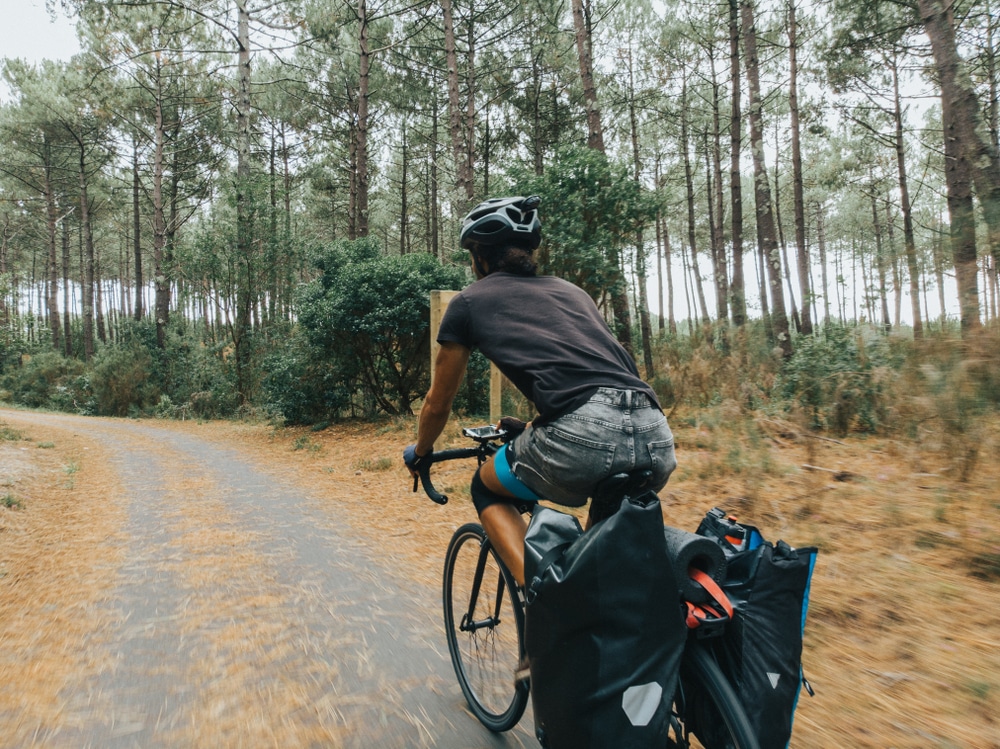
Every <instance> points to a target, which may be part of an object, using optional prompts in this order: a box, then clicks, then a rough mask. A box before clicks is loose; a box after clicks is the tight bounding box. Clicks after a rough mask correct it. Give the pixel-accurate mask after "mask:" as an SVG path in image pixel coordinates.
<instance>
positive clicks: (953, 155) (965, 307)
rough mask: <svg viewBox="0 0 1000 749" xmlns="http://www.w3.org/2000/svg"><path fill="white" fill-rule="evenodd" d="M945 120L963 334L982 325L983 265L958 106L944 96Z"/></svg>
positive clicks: (947, 183)
mask: <svg viewBox="0 0 1000 749" xmlns="http://www.w3.org/2000/svg"><path fill="white" fill-rule="evenodd" d="M942 105H943V109H942V112H941V115H942V122H943V124H944V160H945V161H944V174H945V186H946V188H947V194H948V213H949V215H950V216H951V230H950V236H951V253H952V257H953V258H954V261H955V282H956V284H957V285H958V306H959V311H960V319H961V327H962V335H963V336H965V335H967V334H968V333H969V332H970V331H972V330H976V329H978V328H979V325H980V320H979V285H978V276H977V274H978V272H979V266H978V262H977V257H976V214H975V208H974V207H973V203H972V184H971V182H972V179H971V175H970V171H971V170H970V168H969V164H968V160H967V152H966V151H965V149H963V148H962V147H961V141H960V139H959V137H958V131H959V125H958V123H957V122H956V121H955V118H956V117H957V116H958V112H956V110H955V107H954V106H953V105H952V103H951V101H950V100H948V99H942Z"/></svg>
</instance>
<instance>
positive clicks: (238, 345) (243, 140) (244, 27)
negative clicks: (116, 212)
mask: <svg viewBox="0 0 1000 749" xmlns="http://www.w3.org/2000/svg"><path fill="white" fill-rule="evenodd" d="M236 6H237V10H238V16H239V17H238V28H237V46H238V48H239V49H238V55H237V60H238V67H239V94H238V96H237V99H236V138H237V146H236V265H237V272H236V319H235V322H234V325H233V332H232V337H233V346H234V347H235V352H234V354H235V355H234V360H235V365H236V389H237V392H238V393H239V397H240V400H241V401H242V402H243V403H249V401H250V397H251V391H252V386H251V382H250V332H251V324H252V321H251V314H252V311H253V304H254V290H253V283H254V266H255V263H254V258H253V238H254V231H255V227H254V224H255V218H256V217H255V210H254V205H253V204H254V199H253V196H252V195H251V194H250V191H251V185H250V15H249V12H248V11H247V6H246V0H237V2H236ZM157 318H159V311H158V314H157ZM157 325H159V319H157Z"/></svg>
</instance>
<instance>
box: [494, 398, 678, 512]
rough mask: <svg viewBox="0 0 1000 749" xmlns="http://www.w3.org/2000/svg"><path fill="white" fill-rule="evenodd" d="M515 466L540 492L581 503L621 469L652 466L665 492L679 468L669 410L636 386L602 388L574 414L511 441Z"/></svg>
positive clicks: (658, 485)
mask: <svg viewBox="0 0 1000 749" xmlns="http://www.w3.org/2000/svg"><path fill="white" fill-rule="evenodd" d="M510 448H511V450H510V451H509V453H513V454H512V455H510V454H509V458H510V460H511V465H510V469H511V471H512V472H513V474H514V475H515V476H516V477H517V478H518V479H519V480H520V481H521V482H523V483H524V484H525V485H526V486H528V487H529V488H530V489H531V490H532V491H534V492H535V493H536V494H537V495H538V496H540V497H542V498H543V499H548V500H551V501H553V502H556V503H558V504H562V505H568V506H570V507H579V506H581V505H583V504H585V503H586V502H587V499H588V498H589V497H590V495H591V494H592V493H593V490H594V487H595V486H596V485H597V484H598V483H599V482H600V481H601V480H602V479H604V478H607V477H608V476H611V475H613V474H615V473H621V472H629V471H633V470H642V469H650V470H652V471H653V488H654V489H655V490H656V491H659V490H660V489H662V488H663V487H664V485H665V484H666V483H667V479H668V478H669V477H670V473H671V472H672V471H673V470H674V468H675V467H676V466H677V460H676V458H675V457H674V436H673V434H672V433H671V431H670V427H669V426H668V425H667V418H666V417H665V416H664V415H663V412H662V411H661V410H660V409H659V408H657V407H656V405H655V404H654V403H653V402H652V401H650V399H649V398H648V397H647V396H646V395H645V394H644V393H640V392H637V391H634V390H616V389H614V388H598V389H597V391H596V392H595V393H594V395H593V396H591V398H590V400H589V401H587V402H586V403H584V404H583V405H582V406H580V407H579V408H578V409H576V410H575V411H573V412H572V413H568V414H566V415H565V416H561V417H559V418H558V419H556V420H555V421H552V422H549V423H548V424H544V425H542V426H538V427H535V426H531V427H529V428H528V429H527V430H526V431H525V432H524V434H522V435H520V436H519V437H518V438H517V439H515V440H514V441H513V442H512V443H511V444H510Z"/></svg>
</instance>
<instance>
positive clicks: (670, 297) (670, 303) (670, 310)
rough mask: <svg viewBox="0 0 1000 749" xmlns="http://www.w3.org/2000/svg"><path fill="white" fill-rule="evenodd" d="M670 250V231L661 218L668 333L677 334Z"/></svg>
mask: <svg viewBox="0 0 1000 749" xmlns="http://www.w3.org/2000/svg"><path fill="white" fill-rule="evenodd" d="M671 255H672V253H671V252H670V232H669V231H668V229H667V221H666V219H664V220H663V257H664V259H665V260H666V265H667V325H668V329H669V330H670V335H674V336H675V335H677V318H676V317H675V316H674V271H673V258H672V257H671Z"/></svg>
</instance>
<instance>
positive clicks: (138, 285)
mask: <svg viewBox="0 0 1000 749" xmlns="http://www.w3.org/2000/svg"><path fill="white" fill-rule="evenodd" d="M140 186H141V185H140V182H139V135H138V134H136V135H134V136H133V137H132V253H133V256H134V259H135V309H134V310H133V314H134V315H135V319H136V320H141V319H142V315H143V309H142V285H143V283H144V282H143V279H142V244H141V240H142V232H141V225H140V220H139V218H140V217H139V192H140Z"/></svg>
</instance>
